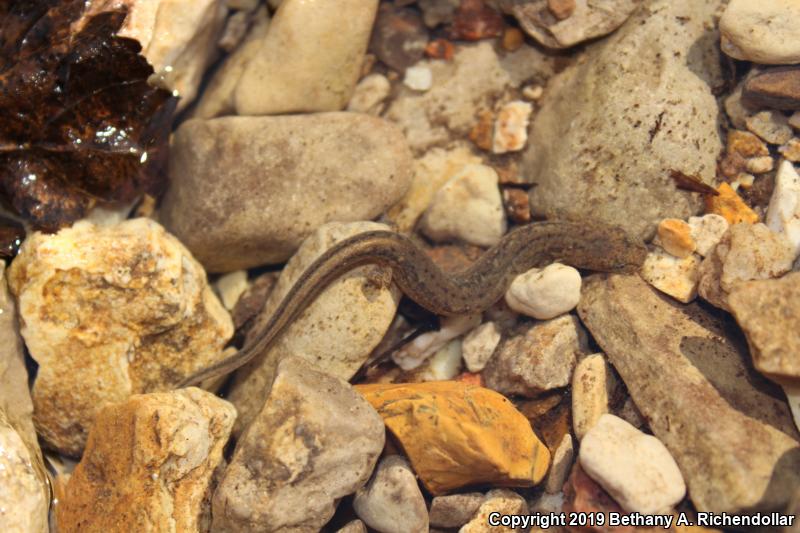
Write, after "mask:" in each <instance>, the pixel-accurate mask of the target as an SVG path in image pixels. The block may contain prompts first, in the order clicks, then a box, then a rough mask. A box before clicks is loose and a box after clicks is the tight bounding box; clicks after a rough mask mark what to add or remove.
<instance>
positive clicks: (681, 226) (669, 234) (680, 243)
mask: <svg viewBox="0 0 800 533" xmlns="http://www.w3.org/2000/svg"><path fill="white" fill-rule="evenodd" d="M658 238H659V240H660V241H661V247H662V248H664V249H665V250H666V251H667V252H669V253H670V254H671V255H674V256H675V257H679V258H681V259H683V258H686V257H689V256H690V255H691V254H692V252H694V251H695V249H696V248H697V244H696V243H695V242H694V239H693V238H692V228H691V226H689V224H687V223H686V222H684V221H683V220H680V219H677V218H665V219H664V220H662V221H661V222H660V223H659V224H658Z"/></svg>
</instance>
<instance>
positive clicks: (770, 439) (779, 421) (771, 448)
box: [578, 276, 800, 513]
mask: <svg viewBox="0 0 800 533" xmlns="http://www.w3.org/2000/svg"><path fill="white" fill-rule="evenodd" d="M578 312H579V314H580V316H581V318H582V319H583V322H584V323H585V324H586V326H587V327H588V328H589V330H590V331H591V333H592V335H593V336H594V338H595V340H597V343H598V344H599V345H600V346H601V347H602V348H603V351H604V352H605V353H606V355H607V357H608V359H609V361H610V362H611V363H612V364H613V365H614V367H615V368H616V370H617V371H618V372H619V375H620V377H621V378H622V379H623V381H624V382H625V384H626V385H627V387H628V391H629V392H630V395H631V397H632V398H633V400H634V401H635V402H636V406H637V407H638V408H639V409H640V410H641V412H642V414H643V415H644V416H645V418H646V419H647V421H648V422H649V425H650V428H651V429H652V431H653V433H654V434H655V436H656V437H658V439H659V440H660V441H661V442H663V443H664V445H666V447H667V449H668V450H669V451H670V453H671V454H672V456H673V457H674V458H675V460H676V462H677V463H678V466H679V467H680V470H681V472H682V474H683V477H684V479H685V480H686V484H687V486H688V488H689V495H690V497H691V499H692V502H693V503H694V504H695V506H696V507H697V509H698V510H699V511H713V512H728V513H742V512H752V511H756V510H778V509H780V508H782V507H783V506H784V505H786V504H787V503H788V500H789V498H790V496H791V488H792V487H796V486H797V485H798V483H800V444H799V443H798V440H797V439H798V434H797V430H796V429H795V428H794V425H793V422H792V419H791V415H790V414H789V410H788V406H787V405H786V402H785V401H784V399H783V397H782V395H781V392H780V390H779V389H777V387H775V386H773V385H772V384H770V383H769V382H768V381H767V380H765V379H764V378H762V377H761V376H760V375H758V374H757V373H756V372H754V371H753V370H752V369H751V368H750V367H749V365H748V364H747V361H746V359H747V350H746V348H745V347H744V346H743V342H742V340H741V339H740V338H739V336H737V332H736V330H735V328H730V327H727V328H726V323H725V321H724V318H720V317H719V316H717V315H714V314H711V313H710V312H708V311H706V310H705V309H704V308H703V307H700V306H699V305H697V304H690V305H680V304H677V303H674V302H673V301H671V300H670V299H669V298H667V297H664V296H661V295H659V294H658V293H657V292H656V291H655V290H654V289H651V288H650V287H649V286H648V285H647V284H646V283H645V282H644V281H642V280H641V279H639V278H638V277H635V276H592V277H590V278H587V279H586V280H584V291H583V297H582V299H581V303H580V304H579V306H578Z"/></svg>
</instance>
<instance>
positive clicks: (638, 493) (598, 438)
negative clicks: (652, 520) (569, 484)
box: [580, 414, 686, 514]
mask: <svg viewBox="0 0 800 533" xmlns="http://www.w3.org/2000/svg"><path fill="white" fill-rule="evenodd" d="M580 462H581V466H582V467H583V469H584V470H585V471H586V473H587V474H589V476H590V477H591V478H592V479H594V480H595V481H597V483H599V484H600V485H601V486H602V487H603V488H604V489H605V490H606V491H608V493H609V494H610V495H611V496H612V497H613V498H614V499H615V500H616V501H617V503H619V504H620V506H621V507H622V508H623V509H625V510H626V511H631V512H639V513H643V514H656V513H664V512H669V510H670V509H671V508H672V507H673V506H674V505H675V504H677V503H678V502H679V501H681V500H682V499H683V497H684V495H685V494H686V484H685V483H684V481H683V476H682V475H681V471H680V470H679V469H678V465H677V464H676V463H675V459H673V458H672V456H671V455H670V453H669V451H667V448H666V447H665V446H664V445H663V444H662V443H661V441H660V440H658V439H657V438H656V437H653V436H652V435H646V434H645V433H642V432H641V431H639V430H638V429H636V428H635V427H633V426H632V425H630V424H628V423H627V422H625V421H624V420H622V419H621V418H619V417H616V416H614V415H610V414H605V415H603V416H602V417H600V420H599V421H598V422H597V424H596V425H595V426H594V427H593V428H592V429H591V430H589V432H588V433H587V434H586V435H585V436H584V438H583V440H582V441H581V449H580Z"/></svg>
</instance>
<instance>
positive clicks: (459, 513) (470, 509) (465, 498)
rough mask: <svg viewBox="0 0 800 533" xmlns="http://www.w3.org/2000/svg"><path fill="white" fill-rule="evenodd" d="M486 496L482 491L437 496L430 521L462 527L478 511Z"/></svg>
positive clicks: (433, 502)
mask: <svg viewBox="0 0 800 533" xmlns="http://www.w3.org/2000/svg"><path fill="white" fill-rule="evenodd" d="M485 499H486V497H485V496H484V495H483V494H481V493H480V492H467V493H465V494H449V495H447V496H436V497H434V498H433V501H432V502H431V511H430V514H429V516H430V522H431V525H432V526H436V527H461V526H463V525H464V524H466V523H467V522H469V521H470V520H471V519H472V517H473V516H475V513H477V512H478V509H479V508H480V506H481V504H482V503H483V501H484V500H485Z"/></svg>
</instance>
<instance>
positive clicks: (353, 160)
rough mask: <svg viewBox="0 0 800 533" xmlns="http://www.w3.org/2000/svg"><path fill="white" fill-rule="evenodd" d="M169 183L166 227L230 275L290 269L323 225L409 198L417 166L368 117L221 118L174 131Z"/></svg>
mask: <svg viewBox="0 0 800 533" xmlns="http://www.w3.org/2000/svg"><path fill="white" fill-rule="evenodd" d="M170 179H171V183H170V187H169V189H168V191H167V193H166V195H165V197H164V199H163V202H162V206H161V211H160V219H161V220H162V222H163V223H164V225H165V226H166V227H167V228H168V229H169V230H170V231H172V232H173V233H174V234H175V235H176V236H177V237H178V238H179V239H181V241H182V242H183V243H184V244H185V245H186V246H187V247H188V248H189V249H190V250H192V253H194V254H195V256H196V257H197V258H198V260H199V261H200V262H201V263H203V264H204V265H205V266H206V268H208V269H209V270H211V271H213V272H226V271H231V270H238V269H241V268H250V267H254V266H257V265H262V264H266V263H279V262H282V261H285V260H286V259H288V258H289V257H290V256H291V254H292V253H293V252H294V251H295V250H296V249H297V247H298V246H299V245H300V243H301V242H302V240H303V239H304V238H305V237H307V236H308V235H309V234H310V233H311V232H312V231H313V230H314V229H315V228H317V227H319V226H320V225H322V224H324V223H326V222H333V221H340V222H349V221H353V220H369V219H372V218H374V217H376V216H377V215H379V214H380V213H382V212H383V211H384V210H385V209H386V208H387V207H388V206H390V205H392V204H393V203H395V202H396V201H397V200H399V199H400V197H401V196H402V195H403V194H404V193H405V191H406V189H407V188H408V185H409V182H410V179H411V160H410V153H409V151H408V147H407V144H406V142H405V140H404V139H403V136H402V135H401V133H400V132H399V131H398V130H397V128H395V127H394V126H392V125H391V124H389V123H387V122H385V121H383V120H381V119H379V118H375V117H371V116H368V115H362V114H356V113H317V114H311V115H296V116H281V117H223V118H218V119H212V120H189V121H187V122H184V123H183V124H182V125H181V126H180V127H179V128H178V130H177V131H176V132H175V134H174V138H173V143H172V151H171V154H170ZM198 227H202V228H203V231H197V228H198Z"/></svg>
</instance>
